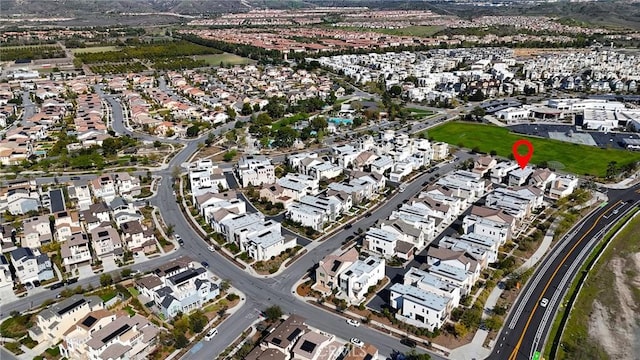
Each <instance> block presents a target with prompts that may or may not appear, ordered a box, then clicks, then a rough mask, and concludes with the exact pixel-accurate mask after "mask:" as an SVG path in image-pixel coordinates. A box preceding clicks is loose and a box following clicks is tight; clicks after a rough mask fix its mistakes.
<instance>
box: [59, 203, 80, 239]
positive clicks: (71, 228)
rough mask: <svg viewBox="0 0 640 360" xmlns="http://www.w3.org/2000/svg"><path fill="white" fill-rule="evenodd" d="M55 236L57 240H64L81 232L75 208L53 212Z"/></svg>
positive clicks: (78, 216)
mask: <svg viewBox="0 0 640 360" xmlns="http://www.w3.org/2000/svg"><path fill="white" fill-rule="evenodd" d="M53 217H54V227H55V229H56V238H57V240H58V241H61V242H62V241H66V240H68V239H70V238H71V237H72V236H73V235H74V234H79V233H81V232H82V226H81V224H80V215H79V214H78V212H77V211H75V210H69V211H61V212H59V213H55V214H53Z"/></svg>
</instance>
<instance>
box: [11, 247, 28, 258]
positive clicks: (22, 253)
mask: <svg viewBox="0 0 640 360" xmlns="http://www.w3.org/2000/svg"><path fill="white" fill-rule="evenodd" d="M11 257H12V258H13V259H14V260H19V259H22V258H25V257H33V251H31V249H30V248H24V247H19V248H17V249H15V250H13V251H12V252H11Z"/></svg>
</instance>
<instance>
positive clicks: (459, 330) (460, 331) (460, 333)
mask: <svg viewBox="0 0 640 360" xmlns="http://www.w3.org/2000/svg"><path fill="white" fill-rule="evenodd" d="M453 330H454V332H455V335H456V337H464V336H465V335H467V332H468V331H469V330H468V329H467V327H466V326H464V324H461V323H456V324H455V325H453Z"/></svg>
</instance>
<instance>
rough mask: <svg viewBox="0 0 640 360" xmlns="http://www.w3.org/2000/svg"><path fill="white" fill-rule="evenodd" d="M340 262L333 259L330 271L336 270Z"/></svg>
mask: <svg viewBox="0 0 640 360" xmlns="http://www.w3.org/2000/svg"><path fill="white" fill-rule="evenodd" d="M340 264H342V262H340V261H338V260H334V261H333V266H332V267H331V271H333V272H336V271H337V270H338V268H339V267H340Z"/></svg>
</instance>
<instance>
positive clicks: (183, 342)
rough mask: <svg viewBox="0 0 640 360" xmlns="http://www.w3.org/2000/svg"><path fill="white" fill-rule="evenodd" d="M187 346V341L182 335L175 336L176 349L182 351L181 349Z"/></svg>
mask: <svg viewBox="0 0 640 360" xmlns="http://www.w3.org/2000/svg"><path fill="white" fill-rule="evenodd" d="M188 344H189V340H188V339H187V337H186V336H185V335H184V333H178V334H175V345H176V348H178V349H182V348H183V347H185V346H187V345H188Z"/></svg>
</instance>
